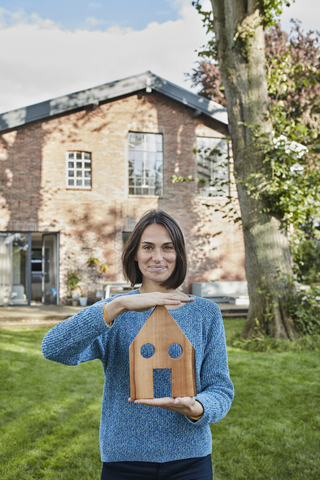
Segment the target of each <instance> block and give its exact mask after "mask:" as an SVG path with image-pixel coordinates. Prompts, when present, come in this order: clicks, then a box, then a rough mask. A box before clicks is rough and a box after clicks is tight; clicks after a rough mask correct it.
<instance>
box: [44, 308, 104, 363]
mask: <svg viewBox="0 0 320 480" xmlns="http://www.w3.org/2000/svg"><path fill="white" fill-rule="evenodd" d="M104 303H106V301H105V300H102V301H100V302H97V303H95V304H94V305H92V306H91V307H88V308H85V309H83V310H81V311H80V312H79V313H77V314H76V315H74V316H73V317H71V318H68V319H67V320H64V321H63V322H60V323H59V324H58V325H56V326H54V327H53V328H52V329H51V330H49V332H48V333H47V334H46V336H45V337H44V339H43V341H42V353H43V355H44V357H45V358H47V359H48V360H53V361H54V362H59V363H63V364H65V365H78V364H79V363H82V362H87V361H89V360H94V359H96V358H98V359H102V358H103V357H104V355H105V347H104V344H105V342H103V341H102V335H103V337H104V336H105V335H107V334H108V332H109V331H110V330H111V329H112V328H113V327H112V326H111V327H108V326H107V325H106V322H105V320H104V317H103V312H102V306H103V304H104Z"/></svg>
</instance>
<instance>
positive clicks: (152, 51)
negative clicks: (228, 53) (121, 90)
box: [0, 0, 320, 113]
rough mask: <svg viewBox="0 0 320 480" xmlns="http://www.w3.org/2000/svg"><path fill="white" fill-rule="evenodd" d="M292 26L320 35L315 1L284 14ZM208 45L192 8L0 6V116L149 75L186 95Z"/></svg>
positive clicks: (13, 2)
mask: <svg viewBox="0 0 320 480" xmlns="http://www.w3.org/2000/svg"><path fill="white" fill-rule="evenodd" d="M202 3H203V5H204V7H206V8H207V9H210V2H209V0H203V2H202ZM290 18H297V19H299V20H301V22H302V27H303V28H304V30H305V31H308V30H310V29H313V30H315V29H317V28H318V29H320V25H319V18H320V1H319V0H296V2H295V3H294V4H293V5H292V6H291V7H290V8H285V10H284V13H283V15H282V18H281V23H282V28H283V29H284V30H286V31H289V30H290ZM206 41H207V37H206V34H205V29H204V28H203V26H202V22H201V18H200V16H199V14H198V13H197V11H196V10H195V8H194V7H193V6H192V4H191V0H101V1H99V0H96V1H90V0H30V1H28V0H0V45H1V48H0V112H1V113H2V112H6V111H9V110H13V109H16V108H20V107H24V106H26V105H31V104H34V103H37V102H41V101H44V100H48V99H51V98H54V97H58V96H60V95H65V94H68V93H73V92H76V91H79V90H83V89H86V88H91V87H94V86H97V85H101V84H103V83H107V82H111V81H113V80H118V79H120V78H125V77H129V76H131V75H136V74H139V73H142V72H145V71H147V70H151V71H152V72H153V73H155V74H156V75H159V76H161V77H163V78H165V79H167V80H169V81H171V82H173V83H176V84H177V85H180V86H181V87H184V88H187V89H189V90H190V87H191V85H190V81H186V80H185V73H186V72H191V71H192V69H193V68H194V67H195V62H196V61H197V59H198V57H197V50H198V49H201V46H202V45H204V44H205V43H206ZM193 91H196V90H193Z"/></svg>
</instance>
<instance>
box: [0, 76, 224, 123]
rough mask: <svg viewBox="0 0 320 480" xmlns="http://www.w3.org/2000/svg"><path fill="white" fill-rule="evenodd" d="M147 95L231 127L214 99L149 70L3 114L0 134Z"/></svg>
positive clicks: (222, 108)
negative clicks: (139, 93)
mask: <svg viewBox="0 0 320 480" xmlns="http://www.w3.org/2000/svg"><path fill="white" fill-rule="evenodd" d="M144 89H146V91H147V92H151V91H152V90H155V91H156V92H159V93H162V94H163V95H166V96H167V97H170V98H173V99H174V100H176V101H178V102H180V103H183V104H184V105H187V106H188V107H190V108H193V109H194V110H195V111H196V114H198V115H200V114H202V113H203V114H205V115H207V116H208V117H210V118H213V119H214V120H217V121H218V122H221V123H223V124H225V125H228V115H227V110H226V109H225V108H224V107H222V106H221V105H219V104H218V103H216V102H213V101H212V100H207V99H206V98H204V97H200V95H197V94H195V93H192V92H189V91H188V90H186V89H184V88H181V87H179V86H178V85H175V84H174V83H171V82H168V81H167V80H165V79H163V78H161V77H158V76H157V75H155V74H153V73H152V72H150V71H148V72H145V73H142V74H140V75H134V76H132V77H128V78H124V79H121V80H117V81H115V82H109V83H105V84H104V85H100V86H98V87H94V88H89V89H88V90H82V91H80V92H76V93H71V94H70V95H64V96H62V97H57V98H53V99H51V100H46V101H45V102H41V103H35V104H34V105H29V106H28V107H23V108H18V109H17V110H11V111H9V112H5V113H2V114H1V115H0V131H1V130H8V129H11V128H16V127H19V126H21V125H25V124H27V123H29V122H34V121H36V120H42V119H45V118H48V117H51V116H53V115H59V114H64V113H66V112H69V111H72V110H75V109H77V108H81V107H85V106H87V105H99V103H100V102H103V101H105V100H110V99H113V98H116V97H120V96H122V95H128V94H131V93H133V92H136V91H138V90H144Z"/></svg>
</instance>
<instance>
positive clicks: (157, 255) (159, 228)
mask: <svg viewBox="0 0 320 480" xmlns="http://www.w3.org/2000/svg"><path fill="white" fill-rule="evenodd" d="M176 259H177V254H176V251H175V248H174V246H173V243H172V240H171V238H170V235H169V233H168V231H167V229H166V228H165V227H164V226H163V225H159V224H157V223H153V224H152V225H148V226H147V227H146V228H145V229H144V231H143V233H142V235H141V239H140V243H139V246H138V250H137V253H136V256H135V260H136V261H137V262H138V265H139V269H140V271H141V273H142V282H143V284H144V285H145V284H146V283H156V284H159V283H162V282H164V281H165V280H167V279H168V278H169V277H170V276H171V274H172V273H173V272H174V269H175V266H176Z"/></svg>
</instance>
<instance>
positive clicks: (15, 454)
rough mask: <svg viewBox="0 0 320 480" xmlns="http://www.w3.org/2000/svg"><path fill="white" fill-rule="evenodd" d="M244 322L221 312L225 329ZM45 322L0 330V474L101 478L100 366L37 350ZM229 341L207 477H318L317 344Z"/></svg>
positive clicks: (25, 479) (54, 479)
mask: <svg viewBox="0 0 320 480" xmlns="http://www.w3.org/2000/svg"><path fill="white" fill-rule="evenodd" d="M243 322H244V321H243V320H234V319H227V320H226V321H225V325H226V332H227V337H231V336H233V335H234V334H235V333H236V332H237V331H240V330H241V329H242V327H243ZM47 330H48V329H47V328H30V329H28V328H25V327H24V328H23V327H19V328H12V329H6V330H5V329H1V330H0V372H1V373H0V374H1V377H0V378H1V389H0V478H1V479H3V480H11V479H12V480H16V479H18V478H19V479H21V480H29V479H40V478H43V479H47V480H59V479H64V480H75V479H77V480H78V479H79V480H94V479H99V478H100V472H101V462H100V457H99V446H98V429H99V418H100V406H101V396H102V386H103V372H102V366H101V364H100V362H99V361H94V362H90V363H87V364H83V365H80V366H78V367H66V366H63V365H59V364H56V363H53V362H49V361H47V360H45V359H44V358H43V357H42V355H41V351H40V345H41V341H42V338H43V336H44V334H45V333H46V331H47ZM228 351H229V363H230V372H231V377H232V379H233V381H234V384H235V389H236V397H235V400H234V403H233V405H232V408H231V410H230V412H229V414H228V415H227V417H226V418H225V419H223V420H222V421H221V422H219V423H217V424H215V425H212V436H213V453H212V462H213V468H214V479H215V480H224V479H230V480H237V479H239V480H240V479H245V480H256V479H266V480H269V479H274V480H284V479H290V480H291V479H294V480H295V479H301V480H312V479H315V480H318V479H319V478H320V455H319V452H320V408H319V406H320V353H319V352H318V351H296V352H294V351H288V352H283V353H279V352H276V351H274V350H268V351H267V352H262V353H261V352H260V353H257V352H252V351H246V350H240V349H236V348H232V347H229V349H228Z"/></svg>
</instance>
